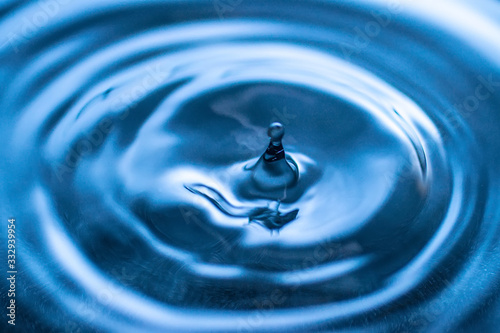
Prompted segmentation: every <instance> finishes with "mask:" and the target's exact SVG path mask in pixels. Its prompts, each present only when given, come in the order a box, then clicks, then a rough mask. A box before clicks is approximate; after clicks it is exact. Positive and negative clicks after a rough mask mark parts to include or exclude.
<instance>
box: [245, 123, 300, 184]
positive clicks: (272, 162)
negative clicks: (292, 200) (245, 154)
mask: <svg viewBox="0 0 500 333" xmlns="http://www.w3.org/2000/svg"><path fill="white" fill-rule="evenodd" d="M267 134H268V135H269V138H270V142H269V146H268V147H267V149H266V151H265V152H264V154H263V155H262V157H261V158H260V159H259V160H258V161H257V163H256V164H255V165H254V166H253V167H252V180H253V182H254V184H255V185H256V186H257V187H258V188H259V189H260V190H264V191H274V190H278V189H286V188H290V187H292V186H294V185H295V184H296V183H297V180H298V178H299V177H298V168H297V164H296V163H295V162H294V161H293V160H292V159H291V158H287V157H286V154H285V149H284V148H283V143H282V139H283V136H284V135H285V128H284V126H283V125H282V124H281V123H278V122H275V123H272V124H271V125H270V126H269V129H268V130H267Z"/></svg>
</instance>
